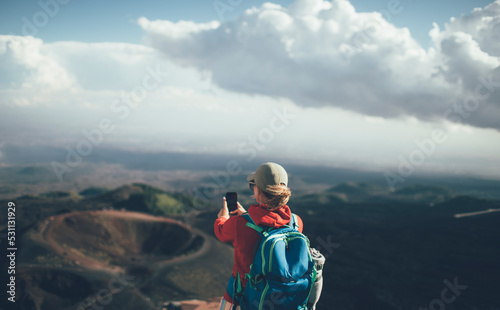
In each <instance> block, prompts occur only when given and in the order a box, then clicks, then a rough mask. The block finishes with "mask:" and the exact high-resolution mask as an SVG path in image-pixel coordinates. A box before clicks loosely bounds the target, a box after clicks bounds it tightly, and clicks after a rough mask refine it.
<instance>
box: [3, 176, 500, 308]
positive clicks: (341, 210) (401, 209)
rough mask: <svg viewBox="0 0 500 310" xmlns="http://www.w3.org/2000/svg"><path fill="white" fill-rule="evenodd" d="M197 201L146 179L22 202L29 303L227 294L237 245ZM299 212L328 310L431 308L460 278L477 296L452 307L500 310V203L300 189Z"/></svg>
mask: <svg viewBox="0 0 500 310" xmlns="http://www.w3.org/2000/svg"><path fill="white" fill-rule="evenodd" d="M242 193H243V192H242ZM192 199H193V198H192V197H190V196H188V195H186V194H181V193H175V192H166V191H163V190H161V189H158V188H154V187H151V186H149V185H146V184H141V183H134V184H129V185H123V186H120V187H118V188H116V189H112V190H106V189H103V188H89V189H87V190H84V191H81V192H79V193H74V192H68V193H67V194H65V193H64V192H57V191H56V192H49V193H44V194H42V195H38V196H35V195H31V196H24V197H21V198H18V199H17V200H16V203H17V204H18V205H19V206H21V207H19V208H18V214H19V215H18V222H19V224H18V225H19V226H18V227H19V230H18V234H19V235H20V236H22V237H21V239H20V240H19V249H20V250H19V258H20V260H19V261H18V264H19V265H18V270H19V292H18V294H19V295H18V297H19V303H18V305H21V308H22V309H37V310H38V309H40V310H42V309H43V310H44V309H50V310H51V309H63V310H69V309H75V307H76V306H79V305H82V303H83V302H86V303H88V300H89V299H88V298H93V297H94V298H95V296H96V294H97V293H98V292H99V291H101V290H103V289H106V288H108V287H109V285H110V283H115V281H116V279H124V278H125V279H127V280H126V283H125V284H124V285H116V287H115V288H116V290H114V291H113V292H112V293H110V295H109V297H110V300H111V301H110V302H109V303H108V304H106V305H105V307H104V305H99V304H98V305H95V303H94V304H92V303H88V304H84V305H85V306H87V309H92V307H93V306H95V307H97V306H103V308H104V309H122V310H123V309H146V310H149V309H151V310H153V309H159V307H160V305H161V304H162V303H163V302H166V301H178V300H189V299H211V298H214V297H217V296H221V295H222V294H223V292H224V290H225V285H226V283H227V277H228V275H229V274H230V271H231V266H232V257H233V253H232V249H231V247H230V246H228V245H225V244H222V243H220V242H219V241H217V240H216V239H215V238H214V236H213V221H214V219H215V217H216V214H217V211H218V208H217V206H213V207H212V206H211V207H209V208H204V209H202V210H196V209H195V208H193V204H192V203H193V200H192ZM242 199H244V200H245V201H249V199H248V198H247V197H245V196H244V194H242ZM289 205H290V207H291V208H292V211H293V212H295V213H297V214H298V215H299V216H301V217H302V219H303V220H304V232H305V233H306V235H307V236H308V237H309V239H310V241H311V245H312V246H313V247H316V248H318V249H320V250H321V251H322V252H323V254H324V255H325V256H326V258H327V264H326V266H325V270H324V278H325V285H324V291H323V295H322V297H321V300H320V303H319V305H318V309H331V308H332V307H333V308H335V309H345V310H364V309H370V310H373V309H381V310H385V309H401V310H406V309H414V310H417V309H419V308H421V307H424V308H425V307H427V308H429V307H430V306H429V305H430V303H431V302H432V301H433V300H435V299H436V298H439V296H440V293H441V291H442V290H443V285H444V281H451V282H453V281H455V279H457V280H456V281H458V283H460V285H464V286H467V289H465V290H464V291H463V292H461V295H460V296H458V297H457V298H456V301H455V302H453V303H452V304H447V305H446V309H454V310H476V309H491V310H495V309H500V303H499V300H498V299H497V297H496V296H497V292H496V287H497V285H496V281H497V279H498V278H500V262H499V261H498V257H500V248H498V242H499V241H500V240H499V237H498V236H500V226H499V225H498V222H499V220H500V212H489V213H485V212H482V211H485V210H486V211H487V210H496V209H500V201H498V200H491V199H480V198H475V197H472V196H464V195H457V194H455V192H454V191H452V190H450V189H449V188H446V187H442V186H439V185H418V184H417V185H410V186H407V187H405V188H401V189H398V190H397V191H395V192H389V191H384V190H383V189H382V188H380V187H378V186H377V185H373V184H368V183H356V182H348V183H341V184H339V185H336V186H334V187H331V188H330V189H327V190H325V191H319V192H308V193H300V192H299V193H294V194H293V195H292V199H291V200H290V203H289ZM186 210H187V211H188V212H187V213H188V214H186V213H185V212H186ZM193 210H195V211H196V212H192V211H193ZM456 214H471V215H469V216H466V217H458V218H457V217H455V215H456ZM4 216H5V215H4V214H0V218H2V217H4ZM167 217H168V218H167ZM1 223H5V221H4V218H2V222H1ZM187 224H189V225H187ZM114 279H115V280H114ZM207 283H210V284H209V285H207ZM75 287H78V288H79V289H78V290H76V289H75Z"/></svg>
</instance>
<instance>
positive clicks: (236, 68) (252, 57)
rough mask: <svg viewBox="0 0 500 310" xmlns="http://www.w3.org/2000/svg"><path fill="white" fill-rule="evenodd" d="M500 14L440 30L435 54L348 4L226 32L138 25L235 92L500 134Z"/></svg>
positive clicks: (307, 5) (277, 13)
mask: <svg viewBox="0 0 500 310" xmlns="http://www.w3.org/2000/svg"><path fill="white" fill-rule="evenodd" d="M499 7H500V0H497V1H496V2H494V3H492V4H491V5H489V6H487V7H485V8H482V9H476V10H474V11H473V12H472V13H470V14H468V15H463V16H460V17H458V18H455V19H451V20H450V23H448V24H447V25H446V27H445V29H443V30H441V29H439V28H438V27H437V26H434V29H432V30H431V31H430V36H431V38H432V40H433V42H434V46H433V47H432V48H430V49H429V50H424V49H423V48H422V47H421V46H420V45H419V44H418V43H417V42H416V41H415V40H414V39H413V38H412V37H411V34H410V32H409V30H408V29H406V28H397V27H395V26H394V25H392V24H391V23H389V22H388V21H387V20H386V19H384V17H383V16H382V15H381V14H380V13H377V12H373V13H359V12H356V10H355V8H354V7H353V6H352V5H351V3H350V2H349V1H347V0H334V1H331V2H328V1H322V0H296V2H295V3H293V4H292V5H291V6H289V7H286V8H285V7H282V6H279V5H276V4H271V3H265V4H263V5H262V6H261V7H259V8H255V7H254V8H252V9H249V10H247V11H246V12H245V13H244V14H243V15H241V16H239V17H238V18H236V19H234V20H231V21H228V22H225V23H222V24H221V23H218V22H212V23H205V24H197V23H194V22H184V21H181V22H177V23H173V22H171V21H165V20H155V21H151V20H148V19H147V18H145V17H142V18H140V19H139V20H138V24H139V25H140V26H141V27H142V28H143V30H144V31H145V42H146V43H147V44H149V45H150V46H152V47H154V48H156V49H158V50H160V51H161V52H163V53H164V54H165V55H167V56H168V57H169V58H170V59H173V60H175V61H176V62H178V63H180V64H182V65H185V66H190V67H194V68H196V69H198V70H200V71H203V72H208V73H209V74H210V75H211V78H212V81H213V82H214V83H215V84H217V85H218V86H220V87H222V88H224V89H227V90H231V91H235V92H240V93H246V94H262V95H267V96H271V97H281V98H288V99H291V100H292V101H293V102H295V103H296V104H298V105H301V106H307V107H320V106H336V107H340V108H343V109H347V110H351V111H356V112H358V113H361V114H365V115H369V116H376V117H386V118H389V117H399V116H413V117H417V118H419V119H422V120H442V119H448V120H451V121H457V122H463V123H466V124H470V125H473V126H478V127H491V128H496V129H500V107H499V105H498V102H500V100H498V99H499V93H500V91H499V90H497V88H499V87H500V82H498V81H500V69H499V66H500V58H499V56H500V52H499V44H500V43H499V42H500V40H498V36H499V34H498V33H499V31H498V29H499V26H498V25H499V20H500V12H499V11H500V9H499ZM450 109H451V110H450Z"/></svg>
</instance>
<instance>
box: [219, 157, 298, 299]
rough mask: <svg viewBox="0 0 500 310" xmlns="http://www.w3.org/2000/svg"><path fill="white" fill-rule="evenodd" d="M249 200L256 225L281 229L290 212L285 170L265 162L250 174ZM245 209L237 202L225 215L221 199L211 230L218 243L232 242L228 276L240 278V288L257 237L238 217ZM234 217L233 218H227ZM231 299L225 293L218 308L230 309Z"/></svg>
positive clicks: (248, 268)
mask: <svg viewBox="0 0 500 310" xmlns="http://www.w3.org/2000/svg"><path fill="white" fill-rule="evenodd" d="M247 180H248V183H249V185H250V189H252V190H253V193H254V195H253V198H255V200H256V201H257V204H253V205H251V206H250V208H249V209H248V213H249V215H250V216H251V218H252V219H253V221H254V222H255V224H256V225H258V226H266V227H282V226H284V225H286V224H288V223H289V222H290V220H291V216H292V212H291V211H290V208H289V207H288V206H287V205H286V204H287V202H288V200H289V199H290V195H291V192H290V189H289V188H288V187H287V184H288V175H287V173H286V171H285V169H284V168H283V167H282V166H280V165H278V164H276V163H265V164H262V165H261V166H259V168H257V170H256V171H255V172H254V173H251V174H250V175H249V176H248V177H247ZM245 212H246V210H245V209H244V208H243V207H242V206H241V204H240V203H239V202H238V209H237V210H235V211H233V212H231V213H229V210H228V208H227V203H226V200H225V198H224V201H223V207H222V209H221V210H220V211H219V214H218V218H217V219H216V220H215V224H214V230H215V235H216V236H217V238H218V239H219V240H220V241H222V242H232V244H233V246H234V266H233V272H232V276H233V277H236V276H237V275H238V274H239V275H240V280H241V284H242V287H245V285H246V282H247V280H246V279H245V278H244V275H245V274H248V273H250V265H251V264H252V262H253V259H254V251H255V247H256V245H257V242H259V239H260V235H259V234H258V233H257V232H256V231H255V230H254V229H252V228H250V227H248V226H246V223H247V220H246V219H245V218H244V217H242V216H239V215H241V214H243V213H245ZM230 215H237V216H232V217H231V216H230ZM297 223H298V226H299V231H300V232H302V227H303V223H302V220H301V219H300V218H299V217H298V216H297ZM233 306H234V304H233V299H232V296H230V294H229V293H228V292H227V291H226V293H225V294H224V297H223V299H222V300H221V305H220V309H232V307H233Z"/></svg>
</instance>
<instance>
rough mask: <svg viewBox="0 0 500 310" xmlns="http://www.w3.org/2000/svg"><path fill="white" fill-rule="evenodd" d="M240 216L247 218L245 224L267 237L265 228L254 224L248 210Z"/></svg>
mask: <svg viewBox="0 0 500 310" xmlns="http://www.w3.org/2000/svg"><path fill="white" fill-rule="evenodd" d="M241 216H243V217H244V218H245V219H246V220H247V224H246V225H247V226H248V227H250V228H252V229H253V230H255V231H257V232H258V233H259V235H261V236H264V237H267V235H268V233H267V231H266V229H265V228H263V227H260V226H258V225H257V224H255V222H254V220H253V219H252V217H251V216H250V214H248V212H247V213H243V214H242V215H241Z"/></svg>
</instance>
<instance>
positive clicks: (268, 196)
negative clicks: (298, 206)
mask: <svg viewBox="0 0 500 310" xmlns="http://www.w3.org/2000/svg"><path fill="white" fill-rule="evenodd" d="M257 188H258V189H259V193H262V195H261V198H264V201H262V202H263V203H265V204H267V209H268V210H270V211H274V210H277V209H279V208H281V207H283V206H284V205H286V204H287V202H288V200H289V199H290V196H291V195H292V191H291V190H290V189H289V188H288V187H287V186H286V185H283V184H281V185H268V186H267V187H266V190H265V191H263V190H262V189H260V188H259V187H258V186H257Z"/></svg>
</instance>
